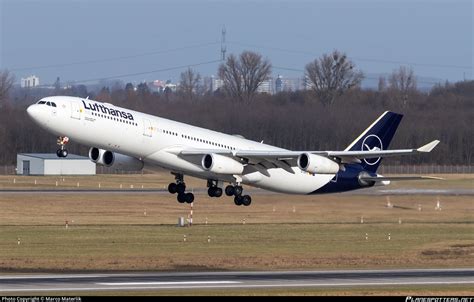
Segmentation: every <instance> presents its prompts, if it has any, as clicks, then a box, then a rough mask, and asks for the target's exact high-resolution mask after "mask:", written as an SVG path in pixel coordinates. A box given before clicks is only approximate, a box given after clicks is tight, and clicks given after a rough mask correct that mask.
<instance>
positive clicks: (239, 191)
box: [234, 186, 244, 196]
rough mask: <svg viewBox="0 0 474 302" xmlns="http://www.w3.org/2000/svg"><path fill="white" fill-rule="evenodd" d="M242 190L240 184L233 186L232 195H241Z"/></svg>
mask: <svg viewBox="0 0 474 302" xmlns="http://www.w3.org/2000/svg"><path fill="white" fill-rule="evenodd" d="M243 191H244V189H243V188H242V186H235V187H234V195H235V196H240V195H242V192H243Z"/></svg>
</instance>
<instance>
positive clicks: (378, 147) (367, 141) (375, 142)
mask: <svg viewBox="0 0 474 302" xmlns="http://www.w3.org/2000/svg"><path fill="white" fill-rule="evenodd" d="M371 146H372V147H371ZM361 150H362V151H371V152H377V151H382V150H383V144H382V140H381V139H380V137H378V136H377V135H375V134H370V135H367V136H366V137H365V138H364V140H363V141H362V149H361ZM379 161H380V157H376V158H364V162H365V163H366V164H368V165H370V166H373V165H375V164H377V163H378V162H379Z"/></svg>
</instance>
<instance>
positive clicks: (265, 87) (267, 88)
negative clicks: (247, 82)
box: [257, 78, 273, 94]
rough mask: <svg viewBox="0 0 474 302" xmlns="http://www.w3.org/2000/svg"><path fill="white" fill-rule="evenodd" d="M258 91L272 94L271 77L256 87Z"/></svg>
mask: <svg viewBox="0 0 474 302" xmlns="http://www.w3.org/2000/svg"><path fill="white" fill-rule="evenodd" d="M257 92H259V93H268V94H273V79H272V78H269V79H268V80H265V81H263V82H262V83H260V85H259V86H258V88H257Z"/></svg>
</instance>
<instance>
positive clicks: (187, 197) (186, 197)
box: [168, 174, 194, 203]
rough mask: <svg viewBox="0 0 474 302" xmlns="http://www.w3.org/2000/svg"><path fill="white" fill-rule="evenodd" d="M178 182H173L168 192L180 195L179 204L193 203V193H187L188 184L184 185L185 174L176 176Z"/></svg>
mask: <svg viewBox="0 0 474 302" xmlns="http://www.w3.org/2000/svg"><path fill="white" fill-rule="evenodd" d="M175 179H176V182H175V183H174V182H172V183H170V184H169V185H168V192H170V193H171V194H176V193H178V197H177V199H178V202H179V203H185V202H186V203H192V202H193V201H194V194H193V193H190V192H188V193H186V192H185V191H186V184H185V183H184V179H183V174H175Z"/></svg>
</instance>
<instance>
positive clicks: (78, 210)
mask: <svg viewBox="0 0 474 302" xmlns="http://www.w3.org/2000/svg"><path fill="white" fill-rule="evenodd" d="M463 177H464V175H463ZM54 179H55V178H41V180H42V182H44V186H45V187H47V186H48V185H47V183H50V181H51V180H54ZM169 179H171V177H170V176H169V175H167V174H159V175H135V176H117V175H114V176H107V175H105V176H104V175H102V176H95V177H78V178H71V177H69V178H66V179H65V181H64V183H65V184H64V186H66V184H71V185H70V186H69V187H71V188H73V187H74V183H75V182H77V181H80V183H81V184H83V185H84V186H87V185H89V186H94V185H95V183H97V182H98V181H100V182H101V184H102V187H104V186H106V185H107V186H110V187H118V184H120V183H122V184H123V186H124V187H125V184H127V185H128V186H129V185H130V184H134V186H135V187H136V186H137V185H140V184H144V186H145V188H148V187H149V188H151V187H152V185H155V187H156V188H160V187H161V188H162V187H163V185H164V184H167V183H168V182H169ZM467 179H468V180H467V182H466V183H467V185H468V186H469V184H470V182H471V180H472V179H474V178H472V177H471V176H469V177H468V178H467ZM11 180H12V177H10V178H8V177H3V178H0V183H1V184H2V185H3V186H4V187H8V186H12V182H11ZM31 180H34V178H32V177H28V178H17V181H16V184H15V185H16V186H23V188H25V189H28V188H31V187H34V185H31ZM61 181H62V180H61ZM447 182H448V183H449V182H452V183H459V182H460V180H459V178H458V176H450V177H449V180H448V181H447ZM461 182H462V181H461ZM37 183H39V182H38V180H37ZM466 183H465V184H466ZM6 184H8V186H6ZM188 184H189V185H191V186H194V185H195V186H196V187H197V186H198V185H202V181H199V180H195V179H189V181H188ZM445 184H446V183H443V185H445ZM42 185H43V183H42V184H41V185H40V184H37V186H42ZM81 186H82V185H81ZM436 199H437V197H436V196H416V195H414V196H391V197H390V202H391V203H392V204H393V205H394V207H393V208H387V207H386V204H387V199H386V197H385V196H362V195H355V196H350V195H338V194H335V195H320V196H290V195H281V194H271V193H269V194H265V193H264V192H259V193H258V194H255V195H254V202H253V204H252V206H250V207H237V206H235V205H234V204H233V202H232V201H231V199H230V198H228V197H223V198H220V199H215V198H209V197H207V196H206V195H204V194H197V195H196V200H197V202H195V204H194V215H193V218H194V223H195V225H194V226H193V227H187V228H178V227H176V226H175V225H176V223H177V220H178V217H180V216H183V217H186V216H187V215H188V213H189V209H190V206H189V205H182V204H178V203H177V202H176V200H175V196H171V195H169V194H167V193H166V194H162V193H140V192H137V193H136V194H123V193H120V192H118V193H106V194H99V193H80V194H65V193H54V194H41V193H27V194H15V193H2V194H0V209H1V211H0V271H2V272H19V271H79V270H87V271H102V270H107V271H130V270H162V271H166V270H180V271H182V270H260V269H265V270H273V269H320V268H321V269H322V268H324V269H336V268H358V269H360V268H395V267H406V268H409V267H463V266H472V265H473V262H472V259H473V255H474V225H473V221H474V203H473V202H472V197H471V196H440V200H441V205H442V210H441V211H436V210H435V205H436ZM418 205H421V207H422V210H421V211H419V210H418ZM144 212H146V215H145V213H144ZM362 216H363V217H364V223H363V224H361V223H360V222H361V221H360V220H361V217H362ZM244 219H245V225H244V224H243V222H244ZM65 220H68V222H69V228H68V229H67V230H66V229H65V226H64V223H65ZM206 220H207V221H208V224H207V225H206V223H205V222H206ZM399 220H401V224H399ZM366 233H367V234H368V240H365V234H366ZM389 233H390V236H391V240H390V241H389V240H388V234H389ZM184 235H186V236H187V242H186V243H184V242H183V237H184ZM208 236H211V243H208V242H207V239H208ZM18 237H20V239H21V244H20V245H18V244H17V238H18Z"/></svg>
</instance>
